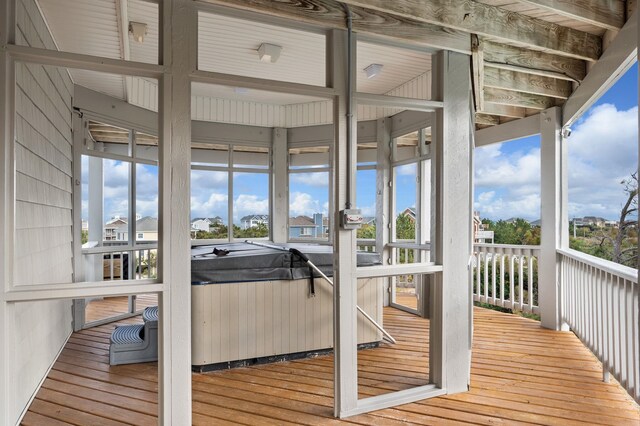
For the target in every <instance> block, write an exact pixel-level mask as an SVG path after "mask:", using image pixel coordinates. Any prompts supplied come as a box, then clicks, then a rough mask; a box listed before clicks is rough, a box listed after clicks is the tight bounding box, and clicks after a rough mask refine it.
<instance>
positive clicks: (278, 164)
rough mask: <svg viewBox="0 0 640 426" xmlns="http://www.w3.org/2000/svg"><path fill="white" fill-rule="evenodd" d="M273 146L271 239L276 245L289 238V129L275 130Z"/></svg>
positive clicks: (278, 128)
mask: <svg viewBox="0 0 640 426" xmlns="http://www.w3.org/2000/svg"><path fill="white" fill-rule="evenodd" d="M272 135H273V137H272V144H271V156H272V158H273V161H272V163H271V164H272V167H271V171H272V178H271V181H272V183H271V203H272V206H271V238H272V241H273V242H274V243H286V242H287V239H288V238H289V235H288V234H287V232H288V227H287V224H288V221H289V206H288V203H289V196H288V194H289V182H288V168H289V164H288V162H287V158H288V157H289V151H288V148H287V129H285V128H280V127H277V128H274V129H273V134H272Z"/></svg>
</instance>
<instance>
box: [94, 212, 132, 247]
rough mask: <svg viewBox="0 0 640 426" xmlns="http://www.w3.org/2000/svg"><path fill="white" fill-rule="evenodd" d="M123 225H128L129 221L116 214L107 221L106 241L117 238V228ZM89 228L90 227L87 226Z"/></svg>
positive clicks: (105, 227)
mask: <svg viewBox="0 0 640 426" xmlns="http://www.w3.org/2000/svg"><path fill="white" fill-rule="evenodd" d="M123 225H127V221H126V220H125V219H122V218H120V216H114V217H112V218H111V220H109V221H107V223H106V224H105V225H104V228H103V229H104V235H103V240H104V241H115V240H117V235H116V234H117V230H118V229H119V228H120V227H122V226H123ZM87 229H88V228H87Z"/></svg>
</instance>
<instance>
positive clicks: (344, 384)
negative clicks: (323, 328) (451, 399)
mask: <svg viewBox="0 0 640 426" xmlns="http://www.w3.org/2000/svg"><path fill="white" fill-rule="evenodd" d="M354 39H355V37H354ZM355 44H356V43H355V41H353V44H352V62H353V63H354V64H355V63H356V61H355ZM347 46H348V42H347V33H346V32H345V31H344V30H332V31H330V32H329V33H328V35H327V80H328V81H327V86H329V87H333V88H334V89H336V92H337V96H335V97H334V100H333V127H334V132H335V136H334V141H335V142H334V150H333V151H334V167H333V170H334V179H333V182H334V185H333V186H334V188H335V190H334V192H333V196H334V203H333V207H334V214H333V218H334V220H333V224H334V225H333V236H334V238H333V254H334V263H333V269H334V271H333V277H334V278H333V279H334V290H333V343H334V351H335V357H334V380H335V381H334V402H333V404H334V413H335V415H336V416H337V417H346V416H348V415H349V413H350V412H351V411H353V410H355V409H356V408H357V404H358V365H357V338H358V335H357V332H358V330H357V327H356V326H357V319H356V314H357V311H356V303H357V285H356V278H355V267H356V254H355V253H356V233H355V232H354V231H353V230H344V229H341V228H340V227H339V223H340V221H339V218H338V212H339V211H340V210H342V209H344V208H345V202H346V200H347V140H346V139H347V119H346V113H347V95H348V93H347V87H346V81H347V65H346V63H347ZM354 69H355V67H354ZM352 71H353V70H352ZM354 81H355V79H354ZM356 131H357V126H356V119H355V117H354V119H353V122H352V134H353V137H354V139H355V138H356ZM353 145H354V146H353V147H352V148H353V150H352V155H351V160H352V162H353V168H352V170H353V171H354V172H355V170H356V167H355V164H356V152H355V151H356V150H355V145H356V144H355V143H354V144H353ZM354 186H355V185H354ZM351 189H352V190H353V189H354V188H353V187H352V188H351Z"/></svg>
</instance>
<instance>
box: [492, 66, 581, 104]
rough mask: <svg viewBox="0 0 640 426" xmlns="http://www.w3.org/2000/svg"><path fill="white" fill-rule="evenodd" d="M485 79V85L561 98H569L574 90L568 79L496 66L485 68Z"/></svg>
mask: <svg viewBox="0 0 640 426" xmlns="http://www.w3.org/2000/svg"><path fill="white" fill-rule="evenodd" d="M483 81H484V87H493V88H495V89H505V90H514V91H517V92H524V93H530V94H532V95H541V96H550V97H552V98H559V99H567V98H568V97H569V96H570V95H571V92H572V90H573V88H572V86H571V83H570V82H568V81H566V80H557V79H555V78H549V77H541V76H538V75H531V74H524V73H520V72H514V71H507V70H501V69H496V68H485V70H484V79H483Z"/></svg>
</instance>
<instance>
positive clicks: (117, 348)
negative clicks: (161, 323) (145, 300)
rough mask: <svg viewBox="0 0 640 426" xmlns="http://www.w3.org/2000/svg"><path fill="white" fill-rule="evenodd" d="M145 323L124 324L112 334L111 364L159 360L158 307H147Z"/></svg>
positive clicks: (144, 315)
mask: <svg viewBox="0 0 640 426" xmlns="http://www.w3.org/2000/svg"><path fill="white" fill-rule="evenodd" d="M142 319H143V320H144V323H143V324H132V325H122V326H118V327H116V329H115V330H113V333H112V334H111V339H110V345H109V364H111V365H121V364H135V363H139V362H152V361H157V360H158V307H157V306H152V307H149V308H145V310H144V312H143V313H142Z"/></svg>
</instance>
